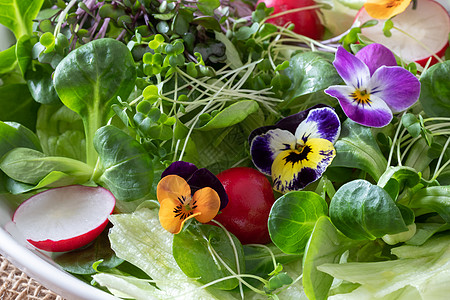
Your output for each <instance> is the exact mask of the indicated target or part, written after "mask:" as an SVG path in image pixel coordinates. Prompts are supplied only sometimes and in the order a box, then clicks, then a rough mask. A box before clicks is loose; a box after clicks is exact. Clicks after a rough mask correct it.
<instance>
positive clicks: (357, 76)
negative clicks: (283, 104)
mask: <svg viewBox="0 0 450 300" xmlns="http://www.w3.org/2000/svg"><path fill="white" fill-rule="evenodd" d="M333 65H334V67H335V68H336V70H337V72H338V73H339V75H340V76H341V77H342V79H343V80H344V82H345V84H346V85H345V86H340V85H339V86H336V85H334V86H330V87H329V88H328V89H326V90H325V93H327V94H328V95H330V96H332V97H335V98H337V99H338V100H339V103H340V105H341V107H342V109H343V111H344V113H345V114H346V115H347V117H349V118H350V119H351V120H353V121H354V122H356V123H359V124H361V125H364V126H369V127H384V126H386V125H388V124H389V123H390V122H391V120H392V116H393V113H399V112H402V111H404V110H406V109H408V108H409V107H411V106H412V105H413V104H414V103H415V102H416V101H417V99H419V95H420V82H419V80H418V79H417V78H416V77H415V76H414V75H413V74H412V73H411V72H409V71H408V70H406V69H404V68H402V67H399V66H397V62H396V60H395V56H394V54H392V52H391V51H390V50H389V49H388V48H386V47H385V46H383V45H380V44H370V45H368V46H365V47H364V48H362V49H361V50H360V51H359V52H358V53H356V55H352V54H350V53H349V52H347V51H346V50H345V49H344V48H343V47H339V48H338V50H337V52H336V58H335V60H334V62H333Z"/></svg>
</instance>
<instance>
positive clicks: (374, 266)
mask: <svg viewBox="0 0 450 300" xmlns="http://www.w3.org/2000/svg"><path fill="white" fill-rule="evenodd" d="M391 252H392V254H394V255H396V256H397V257H398V259H397V260H391V261H382V262H371V263H359V262H352V263H345V264H323V265H321V266H319V267H318V269H319V270H320V271H322V272H325V273H328V274H330V275H332V276H334V277H335V278H338V279H343V280H346V281H350V282H353V283H359V284H361V286H360V287H359V288H357V289H356V290H354V291H353V292H351V293H348V294H338V295H334V296H332V297H330V299H333V300H337V299H374V298H375V299H378V298H379V299H405V300H407V299H447V297H448V295H449V293H450V236H449V235H442V236H438V237H434V238H432V239H430V240H429V241H427V242H426V243H425V244H423V245H422V246H411V245H404V246H400V247H396V248H393V249H392V250H391Z"/></svg>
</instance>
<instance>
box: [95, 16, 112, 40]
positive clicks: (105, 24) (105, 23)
mask: <svg viewBox="0 0 450 300" xmlns="http://www.w3.org/2000/svg"><path fill="white" fill-rule="evenodd" d="M110 20H111V18H105V20H104V21H103V25H102V27H100V30H99V31H98V33H97V35H96V36H95V38H94V39H99V38H104V37H105V34H106V29H108V25H109V21H110Z"/></svg>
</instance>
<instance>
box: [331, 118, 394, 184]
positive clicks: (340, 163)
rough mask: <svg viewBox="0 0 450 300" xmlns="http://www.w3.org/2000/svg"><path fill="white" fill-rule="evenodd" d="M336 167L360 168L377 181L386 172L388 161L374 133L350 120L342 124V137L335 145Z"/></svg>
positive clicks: (333, 164)
mask: <svg viewBox="0 0 450 300" xmlns="http://www.w3.org/2000/svg"><path fill="white" fill-rule="evenodd" d="M334 147H335V148H336V157H335V158H334V160H333V162H332V164H331V165H332V166H334V167H348V168H358V169H361V170H364V171H366V172H367V173H369V174H370V176H372V178H374V179H375V180H378V178H380V176H381V175H382V174H383V173H384V171H385V170H386V165H387V161H386V158H384V156H383V155H382V153H381V150H380V148H379V147H378V144H377V142H376V141H375V139H374V137H373V135H372V131H371V130H370V128H369V127H365V126H361V125H359V124H357V123H355V122H353V121H352V120H350V119H347V120H346V121H345V122H343V123H342V128H341V135H340V137H339V140H338V141H337V142H336V143H335V145H334Z"/></svg>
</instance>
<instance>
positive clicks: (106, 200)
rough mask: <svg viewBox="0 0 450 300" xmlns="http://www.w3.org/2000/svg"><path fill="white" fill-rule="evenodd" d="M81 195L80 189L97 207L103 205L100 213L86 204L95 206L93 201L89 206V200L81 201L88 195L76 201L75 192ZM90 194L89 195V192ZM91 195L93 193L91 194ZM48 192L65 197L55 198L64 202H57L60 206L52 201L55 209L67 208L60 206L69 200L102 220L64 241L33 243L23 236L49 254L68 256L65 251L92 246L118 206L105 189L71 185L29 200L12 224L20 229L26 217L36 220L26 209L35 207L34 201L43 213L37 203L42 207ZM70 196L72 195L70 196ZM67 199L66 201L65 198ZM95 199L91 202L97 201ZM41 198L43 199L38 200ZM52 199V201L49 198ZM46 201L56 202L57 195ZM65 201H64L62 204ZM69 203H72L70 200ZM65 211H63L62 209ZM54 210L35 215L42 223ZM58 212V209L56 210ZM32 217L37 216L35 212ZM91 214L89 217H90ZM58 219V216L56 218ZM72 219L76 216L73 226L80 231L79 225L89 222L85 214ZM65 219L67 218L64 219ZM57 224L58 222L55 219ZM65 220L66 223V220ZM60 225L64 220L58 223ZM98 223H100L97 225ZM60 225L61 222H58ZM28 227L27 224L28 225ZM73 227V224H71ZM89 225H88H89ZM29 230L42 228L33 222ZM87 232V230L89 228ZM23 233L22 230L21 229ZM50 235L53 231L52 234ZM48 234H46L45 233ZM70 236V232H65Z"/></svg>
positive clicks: (51, 190)
mask: <svg viewBox="0 0 450 300" xmlns="http://www.w3.org/2000/svg"><path fill="white" fill-rule="evenodd" d="M74 189H75V191H79V189H81V190H82V191H83V192H84V193H88V195H87V197H89V199H96V200H95V201H94V202H96V203H97V205H99V204H101V207H102V209H100V211H101V212H100V211H98V210H93V209H92V208H91V206H90V205H89V207H88V206H86V204H92V203H94V202H92V201H93V200H89V202H85V200H84V199H86V198H80V196H86V194H79V193H81V192H76V196H77V197H75V199H73V194H72V193H73V191H74ZM88 191H89V192H88ZM90 191H92V192H90ZM48 192H56V193H62V194H61V195H59V194H56V196H57V197H59V198H61V200H59V199H58V202H57V203H53V202H52V201H53V200H50V202H47V204H48V203H52V205H55V208H56V207H58V206H59V208H64V204H62V206H61V205H58V204H59V203H60V201H61V202H64V201H65V200H68V199H72V201H73V200H76V202H78V203H84V209H87V210H92V211H94V212H98V214H97V216H99V218H95V220H96V221H94V224H95V225H92V229H90V230H87V231H85V232H81V233H80V232H79V234H76V235H74V236H68V237H67V238H65V239H58V240H55V239H52V238H48V239H42V240H33V239H32V238H31V237H30V236H27V235H25V234H24V236H25V239H26V240H27V241H28V242H29V243H30V244H31V245H33V246H35V247H36V248H38V249H40V250H44V251H50V252H66V251H71V250H75V249H78V248H80V247H83V246H85V245H87V244H89V243H90V242H92V241H93V240H94V239H95V238H96V237H97V236H99V235H100V233H101V232H102V231H103V230H104V229H105V228H106V226H107V225H108V223H109V220H108V216H109V215H110V214H111V213H113V211H114V207H115V203H116V199H115V197H114V195H113V194H112V193H111V192H110V191H109V190H107V189H105V188H103V187H99V186H98V187H89V186H81V185H71V186H64V187H58V188H53V189H50V190H46V191H43V192H41V193H38V194H36V195H34V196H32V197H30V198H29V199H27V200H26V201H24V202H23V203H22V204H21V205H20V206H19V207H18V208H17V209H16V211H15V212H14V215H13V217H12V220H13V222H14V223H16V225H19V223H18V222H21V224H22V226H23V222H24V221H23V220H24V217H23V216H24V215H23V214H24V213H25V216H26V215H27V214H28V217H30V218H31V219H35V218H34V217H33V216H31V215H30V209H29V208H26V207H27V206H28V205H30V203H32V202H31V201H34V203H35V204H34V205H35V206H34V207H37V208H38V210H39V209H42V204H41V205H39V204H38V205H37V206H36V203H42V200H40V199H43V198H42V196H43V195H45V194H46V193H48ZM68 193H69V194H68ZM65 196H66V197H65ZM94 196H95V198H91V197H94ZM39 197H40V198H39ZM49 197H50V198H49ZM46 198H47V199H51V198H55V196H54V195H52V196H47V197H46ZM63 199H64V200H63ZM69 201H70V200H69ZM44 202H45V201H44ZM73 208H74V209H75V211H77V206H73ZM63 210H64V209H63ZM51 211H53V209H52V208H51V209H49V211H48V212H47V211H45V213H43V212H36V215H38V216H39V219H42V218H45V214H46V213H49V216H50V215H52V212H51ZM55 211H57V209H56V210H55ZM32 212H33V213H32V214H33V215H34V212H35V211H34V210H32ZM66 212H68V210H66V211H65V213H66ZM87 214H89V213H87ZM20 215H22V217H20ZM56 215H57V214H56ZM49 216H47V218H46V222H47V223H49V224H52V223H53V222H54V221H55V219H51V217H49ZM72 216H75V225H73V226H72V227H73V228H75V227H76V228H79V227H77V224H81V223H80V222H85V221H86V211H85V213H84V214H75V215H74V214H73V213H72V214H71V215H70V218H71V217H72ZM63 218H64V217H63ZM102 218H104V221H103V220H102ZM25 220H28V221H30V219H29V218H26V219H25ZM56 220H57V219H56ZM64 220H65V219H64ZM59 221H61V220H59ZM98 221H101V223H98ZM71 222H74V220H72V221H71ZM56 223H58V222H56ZM25 224H26V223H25ZM69 224H70V223H69ZM88 224H89V223H88ZM29 226H32V227H33V226H34V227H35V228H38V231H39V228H40V226H39V225H36V223H34V222H31V223H30V224H28V228H29ZM86 229H87V228H86ZM19 230H20V229H19ZM50 231H51V230H50ZM33 232H36V230H35V229H33ZM46 232H47V231H46ZM64 232H67V231H64ZM49 236H51V233H49Z"/></svg>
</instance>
